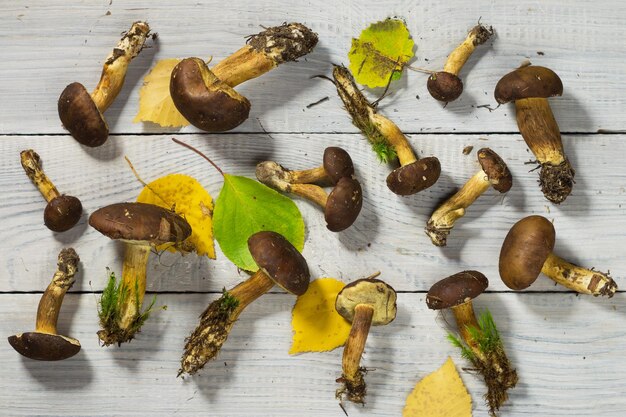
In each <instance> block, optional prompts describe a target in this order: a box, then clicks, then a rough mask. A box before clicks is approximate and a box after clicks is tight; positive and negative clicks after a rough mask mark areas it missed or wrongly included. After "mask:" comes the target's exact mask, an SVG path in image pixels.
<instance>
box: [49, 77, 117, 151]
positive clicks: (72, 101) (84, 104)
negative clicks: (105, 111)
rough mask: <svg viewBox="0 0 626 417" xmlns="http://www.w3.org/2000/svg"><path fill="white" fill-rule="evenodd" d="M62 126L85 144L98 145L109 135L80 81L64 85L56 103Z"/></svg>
mask: <svg viewBox="0 0 626 417" xmlns="http://www.w3.org/2000/svg"><path fill="white" fill-rule="evenodd" d="M57 107H58V111H59V118H60V119H61V122H62V123H63V126H65V128H66V129H67V130H68V131H69V132H70V134H71V135H72V136H73V137H74V139H76V140H77V141H78V142H80V143H82V144H83V145H85V146H91V147H95V146H100V145H102V144H103V143H104V142H106V140H107V138H108V137H109V127H108V126H107V122H106V120H104V117H103V116H102V113H100V110H98V107H97V106H96V103H94V101H93V99H92V98H91V96H90V95H89V93H88V92H87V90H86V89H85V87H84V86H83V85H82V84H81V83H72V84H70V85H68V86H67V87H65V90H63V92H62V93H61V96H60V97H59V102H58V103H57Z"/></svg>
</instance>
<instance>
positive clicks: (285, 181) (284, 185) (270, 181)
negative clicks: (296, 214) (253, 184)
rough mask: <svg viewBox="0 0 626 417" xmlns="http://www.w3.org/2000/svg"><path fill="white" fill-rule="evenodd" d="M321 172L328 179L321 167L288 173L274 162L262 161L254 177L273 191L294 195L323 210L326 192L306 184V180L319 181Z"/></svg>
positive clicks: (318, 187)
mask: <svg viewBox="0 0 626 417" xmlns="http://www.w3.org/2000/svg"><path fill="white" fill-rule="evenodd" d="M322 172H324V177H325V178H328V176H327V175H326V173H325V171H324V169H323V168H322V167H320V168H313V169H310V170H306V171H290V170H288V169H285V168H284V167H283V166H282V165H280V164H277V163H276V162H274V161H264V162H261V163H259V164H258V165H257V167H256V177H257V179H258V180H259V181H260V182H261V183H263V184H265V185H267V186H268V187H271V188H273V189H275V190H280V191H283V192H285V193H292V194H296V195H298V196H300V197H303V198H306V199H307V200H310V201H312V202H314V203H316V204H319V205H320V206H321V207H322V208H325V207H326V201H327V200H328V194H326V191H324V189H323V188H322V187H320V186H318V185H314V184H307V183H308V182H309V181H308V180H311V179H321V178H318V176H319V175H320V173H322ZM294 178H295V181H294ZM305 181H306V182H307V183H305ZM311 182H313V181H311Z"/></svg>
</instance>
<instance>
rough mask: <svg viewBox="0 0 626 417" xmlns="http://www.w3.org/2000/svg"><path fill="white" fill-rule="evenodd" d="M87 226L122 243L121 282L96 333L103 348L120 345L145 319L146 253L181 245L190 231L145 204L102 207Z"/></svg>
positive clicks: (183, 222)
mask: <svg viewBox="0 0 626 417" xmlns="http://www.w3.org/2000/svg"><path fill="white" fill-rule="evenodd" d="M89 225H90V226H91V227H93V228H94V229H96V230H97V231H99V232H100V233H102V234H103V235H105V236H107V237H109V238H111V239H115V240H118V239H119V240H121V241H122V242H124V243H125V253H124V263H123V266H122V282H121V283H120V285H119V288H117V291H118V293H117V298H116V299H115V303H114V305H112V306H105V305H103V306H102V308H103V309H105V310H107V311H105V314H104V315H101V320H100V321H101V323H100V324H101V326H102V327H103V329H102V330H100V331H99V332H98V337H99V338H100V340H101V341H102V342H103V343H104V345H105V346H108V345H111V344H114V343H117V344H118V345H120V344H122V343H123V342H128V341H130V340H131V339H133V337H134V336H135V333H136V332H138V331H139V330H140V328H141V326H142V324H143V323H144V322H145V320H146V319H147V315H146V314H145V313H144V314H142V313H141V307H142V303H143V298H144V295H145V292H146V268H147V264H148V256H149V255H150V250H151V249H152V248H153V247H154V246H157V245H162V244H165V243H171V244H174V245H175V244H178V243H180V242H182V241H184V240H185V239H187V237H189V235H190V234H191V227H190V226H189V223H187V221H186V220H185V219H183V218H182V217H180V216H179V215H177V214H176V213H174V212H173V211H170V210H167V209H164V208H162V207H158V206H156V205H152V204H145V203H117V204H112V205H110V206H106V207H102V208H100V209H98V210H96V211H95V212H93V213H92V214H91V216H90V217H89ZM104 298H105V296H104V294H103V299H104ZM103 304H104V303H103ZM103 316H104V317H105V320H103Z"/></svg>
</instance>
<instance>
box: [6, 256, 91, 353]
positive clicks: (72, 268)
mask: <svg viewBox="0 0 626 417" xmlns="http://www.w3.org/2000/svg"><path fill="white" fill-rule="evenodd" d="M79 261H80V259H79V258H78V254H77V253H76V251H75V250H74V249H72V248H65V249H62V250H61V252H60V253H59V257H58V261H57V271H56V272H55V273H54V277H53V278H52V282H50V285H48V288H46V291H45V292H44V293H43V296H42V297H41V300H40V301H39V308H38V309H37V322H36V324H35V331H34V332H27V333H18V334H16V335H13V336H9V344H10V345H11V346H12V347H13V349H15V350H16V351H17V352H18V353H19V354H21V355H23V356H26V357H27V358H30V359H36V360H39V361H59V360H63V359H67V358H71V357H72V356H74V355H76V354H77V353H78V352H79V351H80V342H79V341H78V340H76V339H73V338H71V337H68V336H62V335H59V334H58V333H57V322H58V320H59V312H60V310H61V305H62V304H63V298H64V297H65V293H66V292H67V290H69V289H70V288H71V287H72V285H73V284H74V281H75V280H76V278H75V277H74V276H75V275H76V272H77V271H78V262H79Z"/></svg>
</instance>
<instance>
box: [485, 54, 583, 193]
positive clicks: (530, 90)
mask: <svg viewBox="0 0 626 417" xmlns="http://www.w3.org/2000/svg"><path fill="white" fill-rule="evenodd" d="M562 94H563V83H562V82H561V79H560V78H559V76H558V75H556V73H555V72H554V71H552V70H551V69H548V68H545V67H539V66H535V65H530V66H524V67H521V68H518V69H516V70H515V71H513V72H510V73H508V74H507V75H505V76H504V77H502V79H500V81H498V84H497V85H496V89H495V92H494V95H495V98H496V100H497V101H498V103H500V104H504V103H508V102H510V101H514V102H515V110H516V113H517V126H518V127H519V131H520V133H521V134H522V137H523V138H524V141H526V145H528V148H529V149H530V150H531V152H532V153H533V154H534V155H535V157H536V158H537V162H538V163H539V165H540V166H541V172H540V173H539V185H540V186H541V191H542V192H543V195H544V196H545V197H546V198H547V199H548V200H549V201H551V202H552V203H554V204H560V203H562V202H563V201H565V199H566V198H567V196H568V195H569V194H570V193H571V192H572V187H573V186H574V169H573V168H572V166H571V165H570V162H569V160H568V159H567V156H565V151H564V150H563V142H562V141H561V132H560V131H559V125H558V124H557V123H556V120H555V119H554V115H553V114H552V110H551V109H550V103H548V97H554V96H560V95H562Z"/></svg>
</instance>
